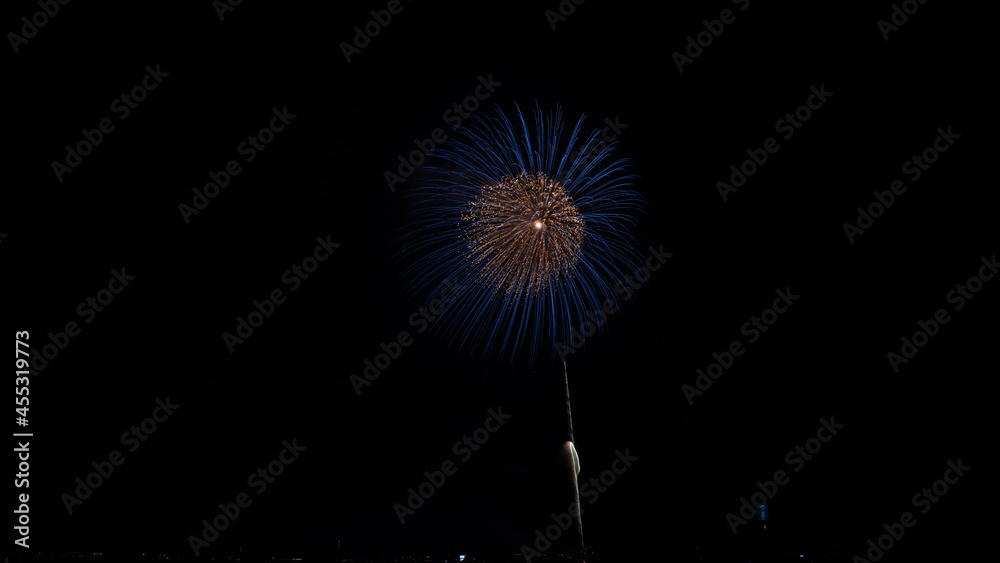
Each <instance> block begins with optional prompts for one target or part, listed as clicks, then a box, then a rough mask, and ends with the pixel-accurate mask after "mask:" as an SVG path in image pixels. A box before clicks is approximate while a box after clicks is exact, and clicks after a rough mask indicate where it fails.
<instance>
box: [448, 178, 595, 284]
mask: <svg viewBox="0 0 1000 563" xmlns="http://www.w3.org/2000/svg"><path fill="white" fill-rule="evenodd" d="M462 219H463V220H465V221H466V224H465V229H464V230H465V237H466V240H467V242H468V245H469V250H468V252H467V253H466V258H467V260H469V261H470V262H471V263H472V264H473V265H475V266H476V267H477V268H478V269H479V271H480V272H481V273H480V276H479V278H480V281H483V282H485V283H488V284H490V285H491V286H492V287H494V288H495V289H497V290H502V291H504V292H505V293H507V294H510V293H511V292H513V293H515V294H517V295H521V294H528V293H539V292H541V291H544V290H545V289H546V288H548V287H550V285H552V284H554V283H555V282H556V281H558V280H559V278H560V277H561V276H569V275H572V271H573V267H574V266H575V265H576V263H577V261H578V260H579V258H580V252H581V250H580V248H581V244H582V242H583V236H584V229H585V228H586V223H585V222H584V220H583V218H582V217H581V216H580V212H579V210H578V209H577V208H576V206H575V205H574V204H573V198H571V197H570V196H569V195H568V194H567V193H566V189H565V188H564V187H563V186H562V185H561V184H560V183H559V182H557V181H555V180H552V179H550V178H548V177H547V176H545V175H544V174H542V173H540V172H524V173H522V174H521V175H519V176H504V177H503V178H501V179H500V180H499V181H498V182H496V183H494V184H491V185H487V186H484V187H483V190H482V192H481V193H480V195H479V196H478V197H476V198H475V199H474V200H473V201H472V202H471V203H470V204H469V208H468V210H467V211H466V212H465V213H463V214H462Z"/></svg>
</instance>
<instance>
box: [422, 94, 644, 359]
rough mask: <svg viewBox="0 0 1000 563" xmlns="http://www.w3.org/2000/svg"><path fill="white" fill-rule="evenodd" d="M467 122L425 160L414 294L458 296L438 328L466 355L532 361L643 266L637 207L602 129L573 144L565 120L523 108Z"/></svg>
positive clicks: (577, 132) (574, 133)
mask: <svg viewBox="0 0 1000 563" xmlns="http://www.w3.org/2000/svg"><path fill="white" fill-rule="evenodd" d="M513 115H514V120H511V119H510V118H509V117H508V116H507V115H505V114H504V113H502V112H499V111H498V112H497V113H496V115H495V116H492V117H487V118H483V117H479V116H478V115H475V116H473V117H472V118H471V120H470V122H471V125H469V126H468V127H463V128H461V129H459V130H458V131H457V132H456V134H455V135H453V136H452V138H449V139H448V141H446V142H445V143H444V145H442V147H441V148H440V149H438V150H437V151H435V153H433V154H432V155H431V156H430V157H429V158H428V165H427V166H425V167H424V169H423V170H422V171H421V172H422V174H423V178H422V181H421V183H420V184H419V185H418V186H417V187H416V188H414V189H413V190H412V191H411V192H410V193H409V194H408V196H409V197H412V198H413V199H414V203H413V208H414V217H415V220H414V222H413V223H412V224H411V225H410V227H411V229H412V233H411V236H410V239H409V242H410V244H409V246H408V248H407V249H406V254H407V255H409V256H411V257H413V259H414V260H413V263H412V264H411V266H410V267H409V269H408V272H407V273H408V277H409V278H410V280H411V281H412V289H413V291H414V292H415V293H416V294H417V295H425V296H426V295H430V296H432V297H431V298H433V296H434V295H436V294H438V293H440V292H441V290H442V289H444V288H445V287H455V286H458V288H459V289H458V293H457V298H456V299H455V300H453V301H451V303H450V305H448V306H447V308H446V309H445V310H444V311H441V312H440V314H437V313H435V314H436V315H437V321H436V327H437V328H440V329H442V330H443V331H444V332H446V333H447V334H448V335H449V336H450V337H451V339H452V340H453V341H454V342H455V343H456V344H457V345H458V346H459V347H462V348H480V349H481V350H482V353H483V354H484V355H488V354H489V355H496V356H507V357H509V358H510V359H513V358H514V357H515V356H516V355H517V354H518V353H519V352H521V351H525V350H526V351H527V352H528V354H529V356H530V358H531V359H534V357H535V356H536V355H537V354H538V352H539V351H540V349H542V348H543V345H544V344H545V343H547V344H548V347H549V349H550V350H554V346H555V344H556V342H560V341H561V342H567V341H569V337H570V327H572V326H578V324H579V321H580V319H581V318H583V316H584V315H586V313H587V312H588V311H597V310H600V309H601V307H602V305H603V303H604V301H606V300H610V301H612V302H615V303H617V301H618V297H617V293H616V292H615V290H614V287H615V286H616V284H617V283H618V282H621V281H624V280H625V274H624V273H623V271H631V270H632V269H633V268H634V267H635V266H637V265H638V264H639V256H638V254H637V253H636V252H635V250H634V248H633V247H634V244H633V243H634V241H633V240H632V238H631V235H630V234H629V230H630V228H631V226H632V224H633V223H634V214H635V213H636V212H637V211H638V210H639V209H640V206H641V199H640V198H639V196H638V194H637V193H636V192H635V191H633V190H632V189H631V186H632V185H633V181H634V179H635V177H634V176H631V175H629V174H628V165H627V162H626V161H625V160H624V159H618V160H614V159H612V150H613V146H612V145H606V144H604V143H602V142H601V141H600V140H599V133H600V132H599V131H594V132H592V133H590V134H589V135H587V136H584V135H583V134H582V126H583V119H584V117H580V119H579V120H578V121H577V122H576V124H575V126H574V127H573V128H572V130H571V131H569V133H568V134H566V132H565V131H564V129H565V125H564V123H563V120H562V112H561V110H560V109H558V108H557V109H556V111H555V112H554V114H550V115H549V116H547V117H546V116H543V114H542V111H541V109H537V108H536V110H535V113H534V118H535V119H534V127H533V128H529V127H528V125H527V123H526V122H525V119H524V116H523V115H522V114H521V111H520V109H519V108H518V109H517V111H516V113H515V114H513Z"/></svg>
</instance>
